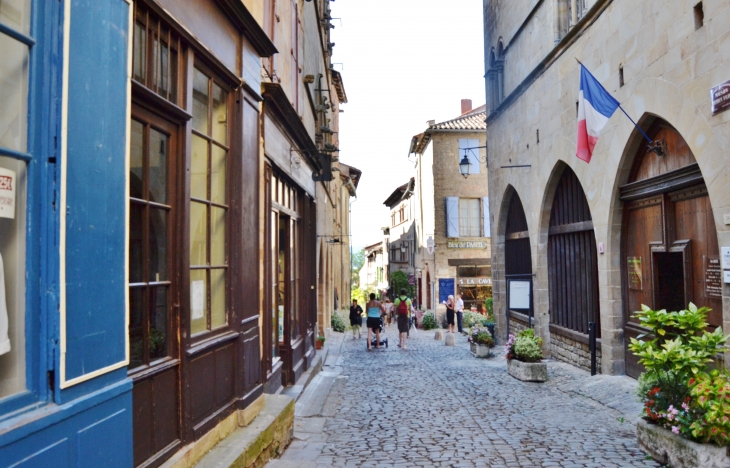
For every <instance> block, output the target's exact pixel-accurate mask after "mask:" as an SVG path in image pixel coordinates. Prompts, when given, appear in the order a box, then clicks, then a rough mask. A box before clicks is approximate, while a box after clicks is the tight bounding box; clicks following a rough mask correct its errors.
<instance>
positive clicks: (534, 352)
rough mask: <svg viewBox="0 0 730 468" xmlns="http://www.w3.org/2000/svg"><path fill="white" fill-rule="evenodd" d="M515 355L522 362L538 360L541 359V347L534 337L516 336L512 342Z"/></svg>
mask: <svg viewBox="0 0 730 468" xmlns="http://www.w3.org/2000/svg"><path fill="white" fill-rule="evenodd" d="M514 351H515V356H517V359H518V360H520V361H524V362H538V361H539V360H540V359H542V348H540V345H539V344H538V342H537V340H536V339H535V338H534V337H528V336H518V337H517V340H515V344H514Z"/></svg>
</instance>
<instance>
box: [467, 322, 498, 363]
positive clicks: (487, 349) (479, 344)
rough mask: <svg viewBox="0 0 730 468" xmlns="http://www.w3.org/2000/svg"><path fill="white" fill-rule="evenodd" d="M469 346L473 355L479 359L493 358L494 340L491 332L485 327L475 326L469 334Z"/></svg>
mask: <svg viewBox="0 0 730 468" xmlns="http://www.w3.org/2000/svg"><path fill="white" fill-rule="evenodd" d="M468 341H469V346H470V348H471V354H472V355H473V356H474V357H478V358H487V357H490V356H491V349H492V348H493V347H494V338H492V334H491V333H489V330H488V329H486V328H484V327H479V326H474V327H472V328H471V332H470V333H469V338H468Z"/></svg>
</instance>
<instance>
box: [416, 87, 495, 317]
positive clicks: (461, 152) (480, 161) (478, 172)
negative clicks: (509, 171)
mask: <svg viewBox="0 0 730 468" xmlns="http://www.w3.org/2000/svg"><path fill="white" fill-rule="evenodd" d="M461 105H462V109H461V110H462V113H461V115H460V116H459V117H457V118H455V119H452V120H448V121H446V122H441V123H435V122H434V121H429V122H428V128H427V129H426V130H425V131H424V132H423V133H421V134H418V135H416V136H414V137H413V138H412V140H411V148H410V153H411V154H413V155H415V168H416V177H415V184H414V193H415V200H416V201H415V203H416V223H415V226H414V228H415V229H414V232H415V238H416V240H417V243H418V244H417V245H418V247H417V249H416V256H415V259H414V262H415V268H416V272H417V280H420V281H419V283H420V284H422V285H423V288H422V292H421V288H419V297H418V303H419V304H422V305H424V306H425V308H426V309H431V308H433V307H434V306H435V305H436V304H438V303H441V302H443V301H444V300H446V298H447V297H448V295H449V294H455V293H458V294H462V296H463V297H464V301H465V303H466V307H469V306H470V305H472V304H473V305H475V306H477V307H478V308H480V309H481V308H482V306H483V302H484V299H486V298H487V297H491V294H492V291H491V276H492V273H491V253H490V252H491V250H490V248H491V247H490V239H489V236H490V235H491V231H490V222H489V216H488V213H489V198H488V173H487V166H486V164H485V161H486V158H485V157H484V154H485V150H484V148H485V145H486V132H485V130H486V128H487V127H486V123H485V116H486V113H485V106H481V107H478V108H476V109H472V106H471V100H468V99H465V100H462V103H461ZM465 156H466V158H467V160H468V161H469V162H470V169H469V174H468V176H467V177H466V178H465V177H464V176H463V175H462V174H461V172H460V168H459V163H460V162H461V161H462V159H463V158H464V157H465ZM429 246H432V247H433V248H432V249H431V248H430V247H429Z"/></svg>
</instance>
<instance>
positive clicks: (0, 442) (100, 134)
mask: <svg viewBox="0 0 730 468" xmlns="http://www.w3.org/2000/svg"><path fill="white" fill-rule="evenodd" d="M6 3H7V2H6ZM10 4H15V6H18V5H20V7H19V9H18V11H21V10H22V9H23V5H24V4H26V2H25V1H23V0H16V1H15V2H10ZM3 6H5V4H3ZM26 6H27V7H28V9H27V11H29V13H28V15H27V24H28V27H27V29H26V30H23V28H22V27H20V26H18V27H16V25H15V24H14V23H13V22H12V21H10V20H8V21H6V19H7V17H8V16H3V15H0V61H2V60H5V59H4V58H3V55H4V54H6V53H9V52H7V51H8V50H11V49H12V50H18V51H19V52H18V54H22V53H27V55H28V59H27V61H26V62H25V63H26V64H27V75H26V76H27V78H26V80H27V111H24V112H25V113H24V114H22V115H21V116H25V118H27V130H26V131H27V144H23V143H21V144H19V146H18V147H13V144H9V146H8V145H5V146H3V144H2V142H4V141H5V140H0V162H1V163H2V164H0V167H3V165H8V166H12V167H20V166H23V165H24V166H23V167H21V171H20V172H18V173H19V174H20V173H24V174H26V175H25V180H21V179H22V178H21V177H18V179H17V180H16V182H18V187H19V190H21V191H22V190H25V193H26V195H25V197H22V196H18V199H19V200H21V199H22V200H21V201H22V203H19V202H16V206H15V210H16V214H17V216H16V217H15V219H14V221H12V222H13V223H18V222H20V221H19V220H23V222H24V223H25V231H24V233H25V237H24V240H23V239H20V240H22V241H23V242H24V244H25V245H24V249H21V250H18V248H17V245H21V244H22V242H20V243H18V242H15V243H12V242H11V243H7V245H13V246H16V247H13V248H14V249H15V250H14V251H13V252H11V253H10V254H8V255H6V253H5V252H0V254H3V255H5V256H6V257H7V258H12V255H11V254H14V253H17V252H18V251H20V252H21V254H22V255H19V257H22V259H24V269H23V270H22V271H24V272H25V277H24V278H22V271H21V273H17V272H15V273H13V272H12V271H11V272H10V273H8V272H7V271H6V274H5V276H6V282H5V284H21V285H23V282H24V285H23V286H24V301H20V305H18V301H16V302H15V303H11V304H9V306H8V316H9V317H10V327H11V330H17V329H20V328H22V329H23V330H24V331H23V335H22V338H23V339H22V340H17V338H18V336H17V335H15V338H16V341H17V343H13V342H12V340H11V342H10V345H11V346H14V347H13V348H12V349H13V351H14V352H18V351H19V350H18V348H17V346H19V345H18V343H22V345H21V347H22V350H24V357H23V358H22V359H20V358H17V356H18V355H17V354H16V355H12V356H15V358H14V359H15V361H14V362H15V363H16V364H17V363H20V365H21V368H22V369H24V372H25V373H24V384H23V387H22V388H21V389H20V390H18V391H14V392H13V393H12V394H10V395H6V396H4V397H0V467H7V466H13V467H14V466H23V467H66V466H69V467H70V466H79V467H81V466H83V467H87V466H88V467H114V466H124V467H129V466H132V414H131V411H132V393H131V390H132V384H131V382H130V381H129V379H128V378H127V364H128V362H129V351H128V349H129V346H128V343H127V340H128V337H127V321H128V312H127V307H128V304H127V296H126V283H127V273H126V268H127V263H128V262H127V253H126V246H127V240H126V239H127V232H126V230H127V222H126V220H127V202H126V200H127V196H128V194H127V174H128V169H127V142H128V141H129V138H128V133H127V132H128V122H129V118H128V115H129V107H128V106H129V103H130V95H129V90H130V88H129V79H128V62H129V24H130V14H131V5H130V3H128V2H127V1H126V0H62V1H60V2H58V1H45V0H28V1H27V5H26ZM12 7H13V5H11V13H13V10H12ZM11 16H12V15H11ZM16 16H17V18H20V20H18V21H19V22H18V24H21V23H22V21H21V20H22V19H23V15H22V11H21V13H19V14H18V15H16ZM11 19H12V18H11ZM3 44H5V45H3ZM13 48H14V49H13ZM25 50H27V52H24V51H25ZM9 61H10V60H7V61H6V63H7V62H9ZM21 61H22V60H21ZM0 68H2V67H1V66H0ZM7 68H8V67H6V69H7ZM11 71H12V70H11ZM21 71H22V70H21ZM2 73H4V70H0V88H1V89H0V92H2V91H3V90H7V89H10V87H12V86H13V85H14V84H13V83H14V82H12V80H10V79H6V77H7V76H10V74H9V73H10V72H7V73H6V75H3V74H2ZM21 75H22V73H20V72H18V75H17V76H21ZM13 76H15V75H13ZM2 80H6V82H5V83H3V82H2ZM21 88H22V86H21ZM18 89H20V88H18ZM12 97H13V96H10V98H12ZM21 97H22V98H23V99H25V97H24V96H21ZM6 98H8V97H7V96H0V103H3V102H10V100H11V99H8V100H7V101H4V99H6ZM0 105H3V106H4V105H5V104H0ZM5 111H6V109H0V112H5ZM4 122H5V121H3V120H1V119H0V134H1V133H3V132H2V130H3V128H2V125H5V123H4ZM11 123H12V122H11ZM11 123H9V124H7V125H11ZM13 128H15V127H13ZM18 128H21V129H22V126H20V127H18ZM5 134H9V132H5ZM8 141H10V140H8ZM18 141H20V140H18ZM23 184H24V186H23ZM18 193H21V192H18ZM23 198H24V199H23ZM3 222H5V223H7V222H9V221H7V220H3ZM6 237H7V236H6ZM15 240H16V241H17V240H18V239H15ZM4 245H5V244H0V248H1V247H3V246H4ZM16 256H18V255H16ZM16 263H17V262H16ZM18 264H19V263H18ZM8 274H10V275H13V274H15V276H14V277H13V278H10V279H8ZM1 277H2V276H0V278H1ZM19 282H20V283H19ZM10 295H12V291H11V292H10ZM19 307H20V308H24V312H23V313H22V314H20V315H19V314H18V308H19ZM18 318H21V319H22V320H24V326H23V327H20V328H19V327H18V323H17V319H18ZM13 320H15V321H16V323H13ZM14 326H15V328H13V327H14ZM10 336H11V338H12V337H13V334H12V332H11V334H10ZM8 356H10V354H7V355H6V356H5V357H4V358H3V356H0V365H1V364H2V363H3V362H5V361H3V360H2V359H6V360H9V359H10V358H9V357H8ZM1 373H2V369H0V375H2V374H1ZM0 384H2V382H1V381H0ZM0 395H2V393H0Z"/></svg>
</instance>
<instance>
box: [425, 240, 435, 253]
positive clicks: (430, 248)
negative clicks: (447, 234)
mask: <svg viewBox="0 0 730 468" xmlns="http://www.w3.org/2000/svg"><path fill="white" fill-rule="evenodd" d="M435 247H436V243H435V242H434V241H433V237H431V236H428V239H427V240H426V251H427V252H428V254H429V255H433V251H434V249H435Z"/></svg>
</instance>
